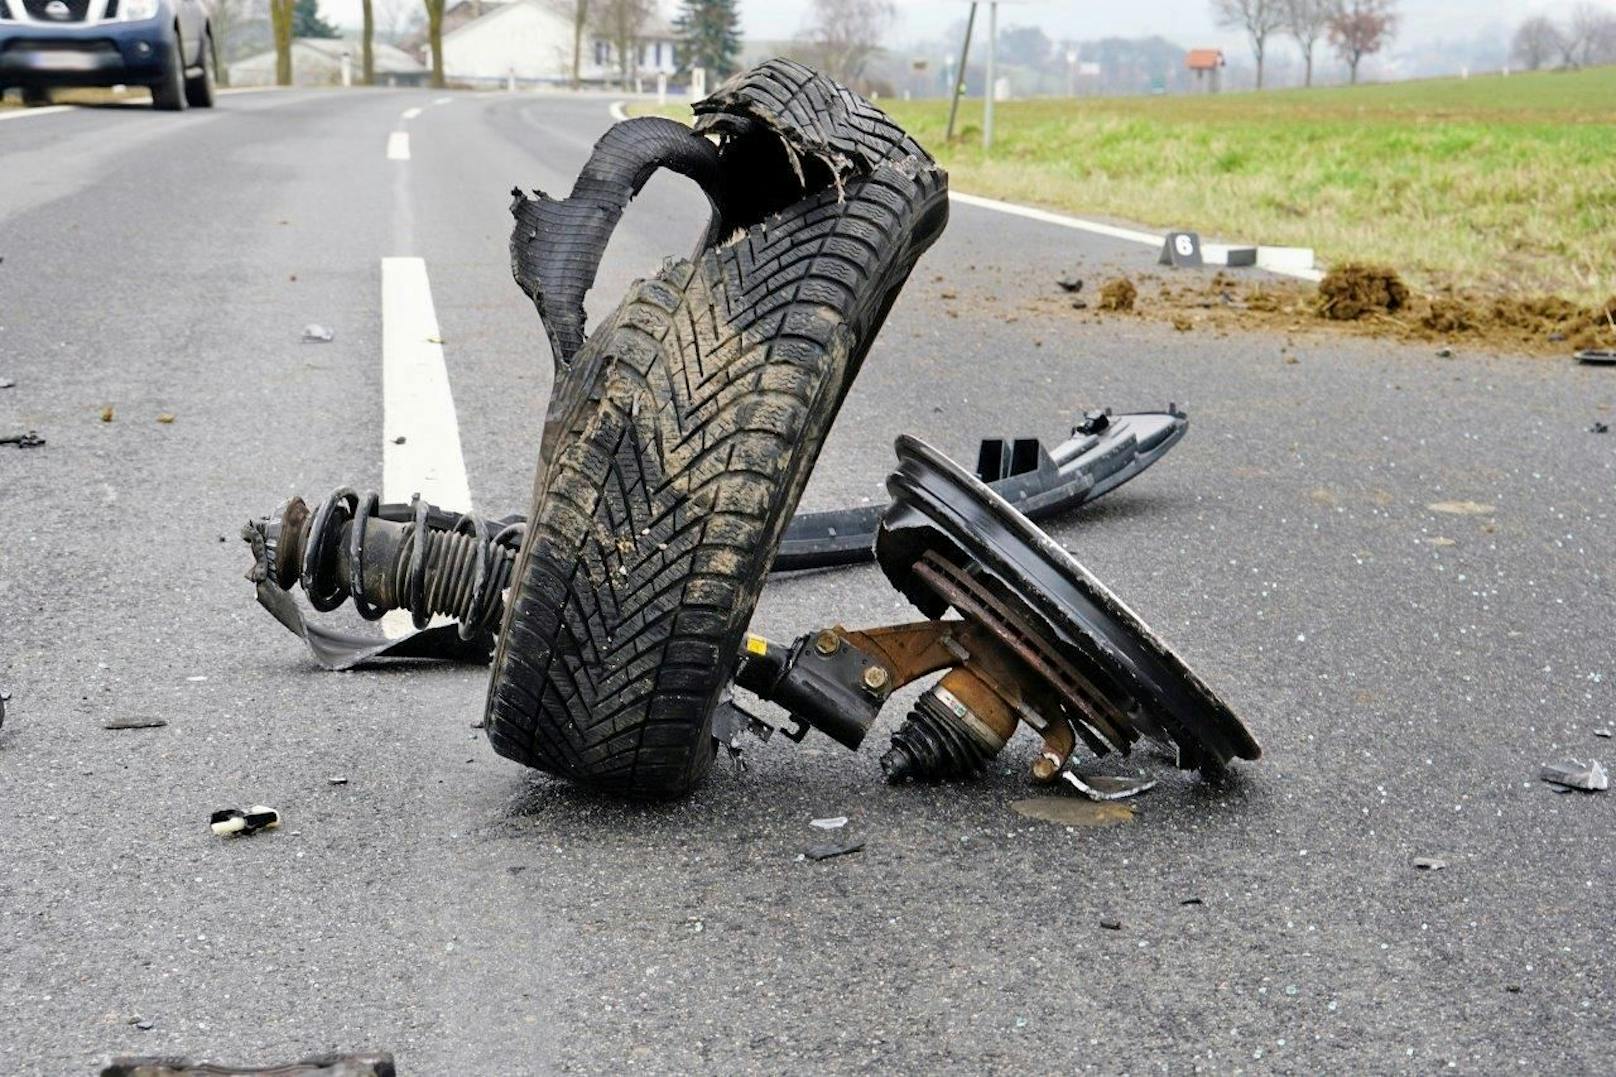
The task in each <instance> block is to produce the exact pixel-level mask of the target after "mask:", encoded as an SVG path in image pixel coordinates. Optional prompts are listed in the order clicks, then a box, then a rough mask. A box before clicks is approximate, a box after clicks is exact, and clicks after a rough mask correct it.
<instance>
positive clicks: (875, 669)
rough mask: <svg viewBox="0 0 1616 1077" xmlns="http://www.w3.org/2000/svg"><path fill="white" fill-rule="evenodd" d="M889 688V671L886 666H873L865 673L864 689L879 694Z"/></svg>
mask: <svg viewBox="0 0 1616 1077" xmlns="http://www.w3.org/2000/svg"><path fill="white" fill-rule="evenodd" d="M886 686H887V670H886V667H885V666H871V667H870V668H868V669H866V670H865V671H864V687H866V688H868V689H869V690H870V691H872V692H879V691H880V690H881V689H883V688H885V687H886Z"/></svg>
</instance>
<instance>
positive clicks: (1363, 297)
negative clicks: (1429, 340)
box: [1319, 262, 1409, 322]
mask: <svg viewBox="0 0 1616 1077" xmlns="http://www.w3.org/2000/svg"><path fill="white" fill-rule="evenodd" d="M1408 300H1409V292H1408V285H1406V284H1404V283H1403V278H1402V277H1399V276H1398V275H1397V271H1396V270H1394V269H1390V268H1388V267H1386V266H1373V265H1364V264H1362V263H1358V262H1348V263H1346V264H1345V265H1341V266H1337V267H1336V268H1334V269H1332V270H1330V272H1328V273H1326V274H1325V275H1324V279H1323V280H1322V281H1320V282H1319V314H1320V316H1321V317H1324V318H1328V319H1329V320H1330V321H1333V322H1351V321H1357V320H1358V319H1359V318H1362V317H1365V316H1366V315H1370V314H1396V313H1397V312H1398V311H1400V310H1402V309H1403V308H1404V307H1406V306H1408Z"/></svg>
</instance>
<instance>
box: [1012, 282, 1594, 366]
mask: <svg viewBox="0 0 1616 1077" xmlns="http://www.w3.org/2000/svg"><path fill="white" fill-rule="evenodd" d="M1119 281H1126V282H1127V283H1130V284H1132V285H1133V288H1134V291H1135V298H1134V302H1133V303H1132V304H1131V309H1130V308H1123V309H1115V308H1113V307H1111V306H1109V305H1107V304H1104V303H1102V304H1100V308H1101V310H1102V311H1104V313H1098V314H1097V313H1094V312H1093V308H1092V307H1089V306H1088V305H1086V304H1081V303H1074V302H1073V297H1072V296H1070V295H1063V294H1061V292H1060V290H1059V289H1055V288H1052V289H1051V294H1049V295H1047V296H1040V297H1038V298H1037V299H1036V300H1035V301H1034V307H1035V308H1036V309H1037V310H1038V311H1039V312H1040V313H1045V314H1053V313H1057V312H1059V313H1065V314H1068V315H1071V316H1074V317H1084V318H1090V317H1093V318H1108V317H1109V318H1115V317H1129V316H1131V317H1137V318H1147V319H1155V320H1160V321H1165V322H1169V323H1171V324H1172V325H1173V327H1174V328H1175V329H1178V330H1179V331H1180V332H1195V331H1198V330H1199V331H1231V330H1257V329H1268V330H1279V331H1282V332H1286V333H1304V332H1321V333H1322V332H1344V333H1350V334H1353V335H1358V336H1372V337H1392V338H1394V339H1398V340H1405V341H1410V342H1422V343H1432V344H1439V345H1446V346H1452V347H1465V348H1469V349H1473V350H1486V351H1492V352H1502V353H1521V354H1527V355H1540V356H1569V355H1571V354H1572V353H1574V352H1576V351H1579V350H1581V349H1584V348H1616V296H1612V297H1611V298H1610V299H1608V300H1607V301H1605V302H1604V303H1603V304H1599V305H1595V306H1581V305H1579V304H1576V303H1573V302H1570V301H1569V300H1565V299H1561V298H1558V297H1555V296H1498V295H1488V294H1485V293H1481V292H1466V291H1462V290H1457V289H1452V290H1446V291H1441V292H1436V293H1433V294H1428V295H1420V294H1415V293H1414V292H1413V291H1412V290H1411V289H1409V288H1408V287H1407V285H1406V284H1404V282H1403V281H1402V280H1401V278H1400V277H1399V276H1398V274H1397V273H1396V272H1395V271H1393V270H1391V269H1389V268H1386V267H1383V266H1373V265H1363V264H1356V263H1351V264H1346V265H1342V266H1339V267H1337V268H1336V269H1333V270H1332V271H1331V272H1330V273H1329V274H1328V275H1327V276H1326V277H1325V279H1324V280H1323V281H1322V282H1320V284H1318V285H1317V286H1315V285H1312V284H1309V283H1305V282H1302V281H1285V280H1272V279H1269V280H1248V279H1244V278H1242V277H1240V276H1237V275H1235V274H1233V273H1229V272H1224V271H1219V272H1216V273H1214V274H1212V275H1211V276H1210V277H1206V276H1189V275H1178V274H1171V273H1165V274H1164V273H1146V274H1140V275H1136V276H1133V277H1131V278H1117V279H1114V280H1111V281H1109V282H1108V283H1107V285H1106V287H1107V288H1111V287H1113V286H1115V285H1117V284H1118V282H1119Z"/></svg>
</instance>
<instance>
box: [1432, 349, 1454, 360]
mask: <svg viewBox="0 0 1616 1077" xmlns="http://www.w3.org/2000/svg"><path fill="white" fill-rule="evenodd" d="M1436 357H1437V358H1438V359H1452V358H1453V349H1452V348H1438V349H1437V350H1436Z"/></svg>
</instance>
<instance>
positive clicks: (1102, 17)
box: [669, 0, 1574, 48]
mask: <svg viewBox="0 0 1616 1077" xmlns="http://www.w3.org/2000/svg"><path fill="white" fill-rule="evenodd" d="M896 4H897V8H898V16H899V25H898V27H897V28H896V29H895V30H894V32H893V33H892V35H891V38H892V41H893V43H901V42H904V41H910V40H918V39H925V38H929V37H934V36H936V35H938V34H941V33H943V32H944V31H946V30H947V29H948V27H949V26H950V25H952V24H953V23H954V22H956V21H957V20H959V19H962V18H964V17H965V12H966V10H967V9H968V6H969V5H968V3H966V2H964V0H896ZM669 6H670V8H671V7H672V6H673V5H671V4H670V5H669ZM983 6H984V7H985V6H986V5H985V4H984V5H983ZM1573 6H1574V4H1573V3H1572V0H1401V2H1400V4H1399V8H1400V10H1401V11H1402V15H1403V22H1402V30H1401V32H1400V33H1399V38H1400V39H1401V40H1402V42H1403V43H1404V44H1410V43H1413V42H1415V41H1422V40H1429V39H1431V38H1444V37H1453V38H1467V39H1468V38H1470V37H1473V36H1474V35H1475V34H1476V33H1478V32H1479V31H1481V30H1483V29H1485V28H1486V27H1487V26H1488V24H1497V25H1500V26H1507V27H1513V26H1514V25H1515V24H1517V23H1518V22H1520V21H1521V20H1522V19H1524V18H1526V17H1527V16H1528V15H1534V14H1538V13H1540V12H1547V13H1550V14H1556V13H1563V12H1565V11H1568V10H1569V9H1570V8H1571V7H1573ZM810 7H811V4H810V0H741V18H742V21H743V22H744V23H745V27H746V32H747V34H748V35H750V36H753V37H761V38H773V37H790V36H792V35H793V34H794V33H795V32H796V31H797V30H798V29H799V28H801V27H802V25H803V24H804V22H805V21H806V19H807V12H808V10H809V8H810ZM1211 8H1212V5H1211V3H1210V2H1209V0H1127V2H1126V3H1115V2H1111V0H1024V2H1023V0H1015V2H1010V0H1005V2H1003V3H1000V5H999V25H1000V26H1001V27H1004V26H1011V25H1030V24H1036V25H1038V26H1042V27H1043V29H1044V32H1045V33H1047V34H1048V35H1049V36H1050V37H1052V38H1055V39H1057V40H1059V39H1061V38H1065V37H1072V38H1076V39H1078V40H1090V39H1093V38H1098V37H1109V36H1113V35H1116V36H1120V37H1142V36H1149V35H1151V34H1160V35H1162V36H1163V37H1166V38H1168V39H1169V40H1171V41H1173V42H1175V43H1177V44H1179V45H1183V46H1184V47H1186V48H1188V47H1190V46H1193V45H1202V44H1205V45H1235V44H1238V43H1239V42H1240V41H1241V38H1240V37H1239V36H1238V35H1231V34H1229V33H1227V32H1223V31H1219V30H1217V29H1216V28H1215V27H1214V26H1213V25H1212V16H1211Z"/></svg>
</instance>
